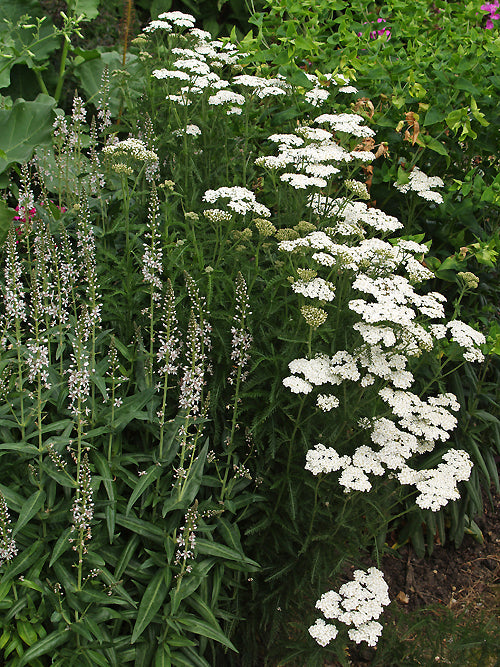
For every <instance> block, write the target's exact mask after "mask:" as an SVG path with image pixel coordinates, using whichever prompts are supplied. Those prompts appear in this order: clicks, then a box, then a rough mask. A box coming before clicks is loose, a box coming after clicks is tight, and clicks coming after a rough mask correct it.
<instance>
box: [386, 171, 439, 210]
mask: <svg viewBox="0 0 500 667" xmlns="http://www.w3.org/2000/svg"><path fill="white" fill-rule="evenodd" d="M443 185H444V183H443V181H442V179H441V178H439V176H427V174H424V172H423V171H420V169H419V168H418V167H413V169H412V171H411V172H410V173H409V175H408V183H394V187H396V188H397V189H398V190H399V191H400V192H408V190H413V192H416V193H417V195H419V196H420V197H423V199H427V200H428V201H432V202H435V203H436V204H442V203H443V201H444V200H443V196H442V195H441V194H440V193H439V192H434V190H433V188H442V187H443Z"/></svg>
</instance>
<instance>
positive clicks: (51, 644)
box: [18, 630, 71, 667]
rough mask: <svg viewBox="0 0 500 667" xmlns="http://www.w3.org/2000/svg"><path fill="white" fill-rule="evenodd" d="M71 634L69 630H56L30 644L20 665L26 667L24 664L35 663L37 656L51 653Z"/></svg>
mask: <svg viewBox="0 0 500 667" xmlns="http://www.w3.org/2000/svg"><path fill="white" fill-rule="evenodd" d="M70 636H71V633H70V632H68V630H56V631H55V632H51V633H50V635H47V636H46V637H44V638H43V639H41V640H40V641H38V642H36V644H34V645H33V646H30V648H29V649H28V650H27V651H26V653H24V654H23V656H22V658H21V660H20V662H19V663H18V666H19V667H24V665H31V664H33V660H34V659H35V658H39V657H40V656H41V655H47V654H50V653H51V652H52V651H53V649H55V648H56V646H60V645H61V644H64V642H65V641H67V640H68V639H69V638H70Z"/></svg>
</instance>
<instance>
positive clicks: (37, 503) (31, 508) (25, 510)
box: [12, 489, 45, 536]
mask: <svg viewBox="0 0 500 667" xmlns="http://www.w3.org/2000/svg"><path fill="white" fill-rule="evenodd" d="M44 502H45V491H42V490H41V489H39V490H38V491H35V493H33V494H32V495H31V496H30V497H29V498H28V499H27V500H26V501H25V502H24V503H23V506H22V508H21V512H20V513H19V519H18V520H17V523H16V525H15V526H14V530H13V531H12V536H14V535H16V533H18V532H19V530H20V529H21V528H22V527H23V526H25V525H26V524H27V523H28V521H29V520H30V519H32V518H33V517H34V516H35V514H36V513H37V512H38V510H39V509H40V507H41V506H42V505H43V503H44Z"/></svg>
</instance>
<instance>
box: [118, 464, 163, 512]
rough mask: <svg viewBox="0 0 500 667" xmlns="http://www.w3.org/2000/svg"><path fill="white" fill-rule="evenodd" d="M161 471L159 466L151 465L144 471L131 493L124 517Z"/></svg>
mask: <svg viewBox="0 0 500 667" xmlns="http://www.w3.org/2000/svg"><path fill="white" fill-rule="evenodd" d="M161 473H162V469H161V466H160V465H153V466H150V467H149V468H148V470H146V472H145V474H144V475H141V476H140V477H139V480H138V481H137V484H136V487H135V489H134V490H133V491H132V495H131V496H130V498H129V501H128V503H127V509H126V511H125V515H126V516H128V514H129V512H130V510H131V509H132V507H133V505H134V503H135V501H136V500H137V499H138V498H139V497H140V496H141V495H142V494H143V493H144V491H145V490H146V489H147V488H148V486H149V485H150V484H152V483H153V482H154V481H155V480H157V479H158V477H159V476H160V475H161Z"/></svg>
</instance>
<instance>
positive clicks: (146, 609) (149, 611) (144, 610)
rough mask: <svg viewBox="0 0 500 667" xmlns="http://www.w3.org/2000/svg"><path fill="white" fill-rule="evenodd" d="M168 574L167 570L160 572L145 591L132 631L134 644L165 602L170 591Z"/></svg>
mask: <svg viewBox="0 0 500 667" xmlns="http://www.w3.org/2000/svg"><path fill="white" fill-rule="evenodd" d="M166 574H167V573H166V571H165V569H163V570H159V571H158V572H157V573H156V575H155V576H154V577H153V579H152V580H151V582H150V583H149V585H148V587H147V588H146V590H145V591H144V595H143V597H142V600H141V604H140V606H139V611H138V613H137V620H136V622H135V625H134V629H133V631H132V638H131V640H130V642H131V643H132V644H134V643H135V642H136V641H137V639H138V638H139V637H140V636H141V634H142V633H143V632H144V630H145V629H146V628H147V626H148V625H149V624H150V623H151V621H152V620H153V617H154V616H155V614H156V613H157V612H158V610H159V609H160V607H161V605H162V604H163V601H164V600H165V597H166V595H167V590H168V589H167V584H166V581H165V576H166Z"/></svg>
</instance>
